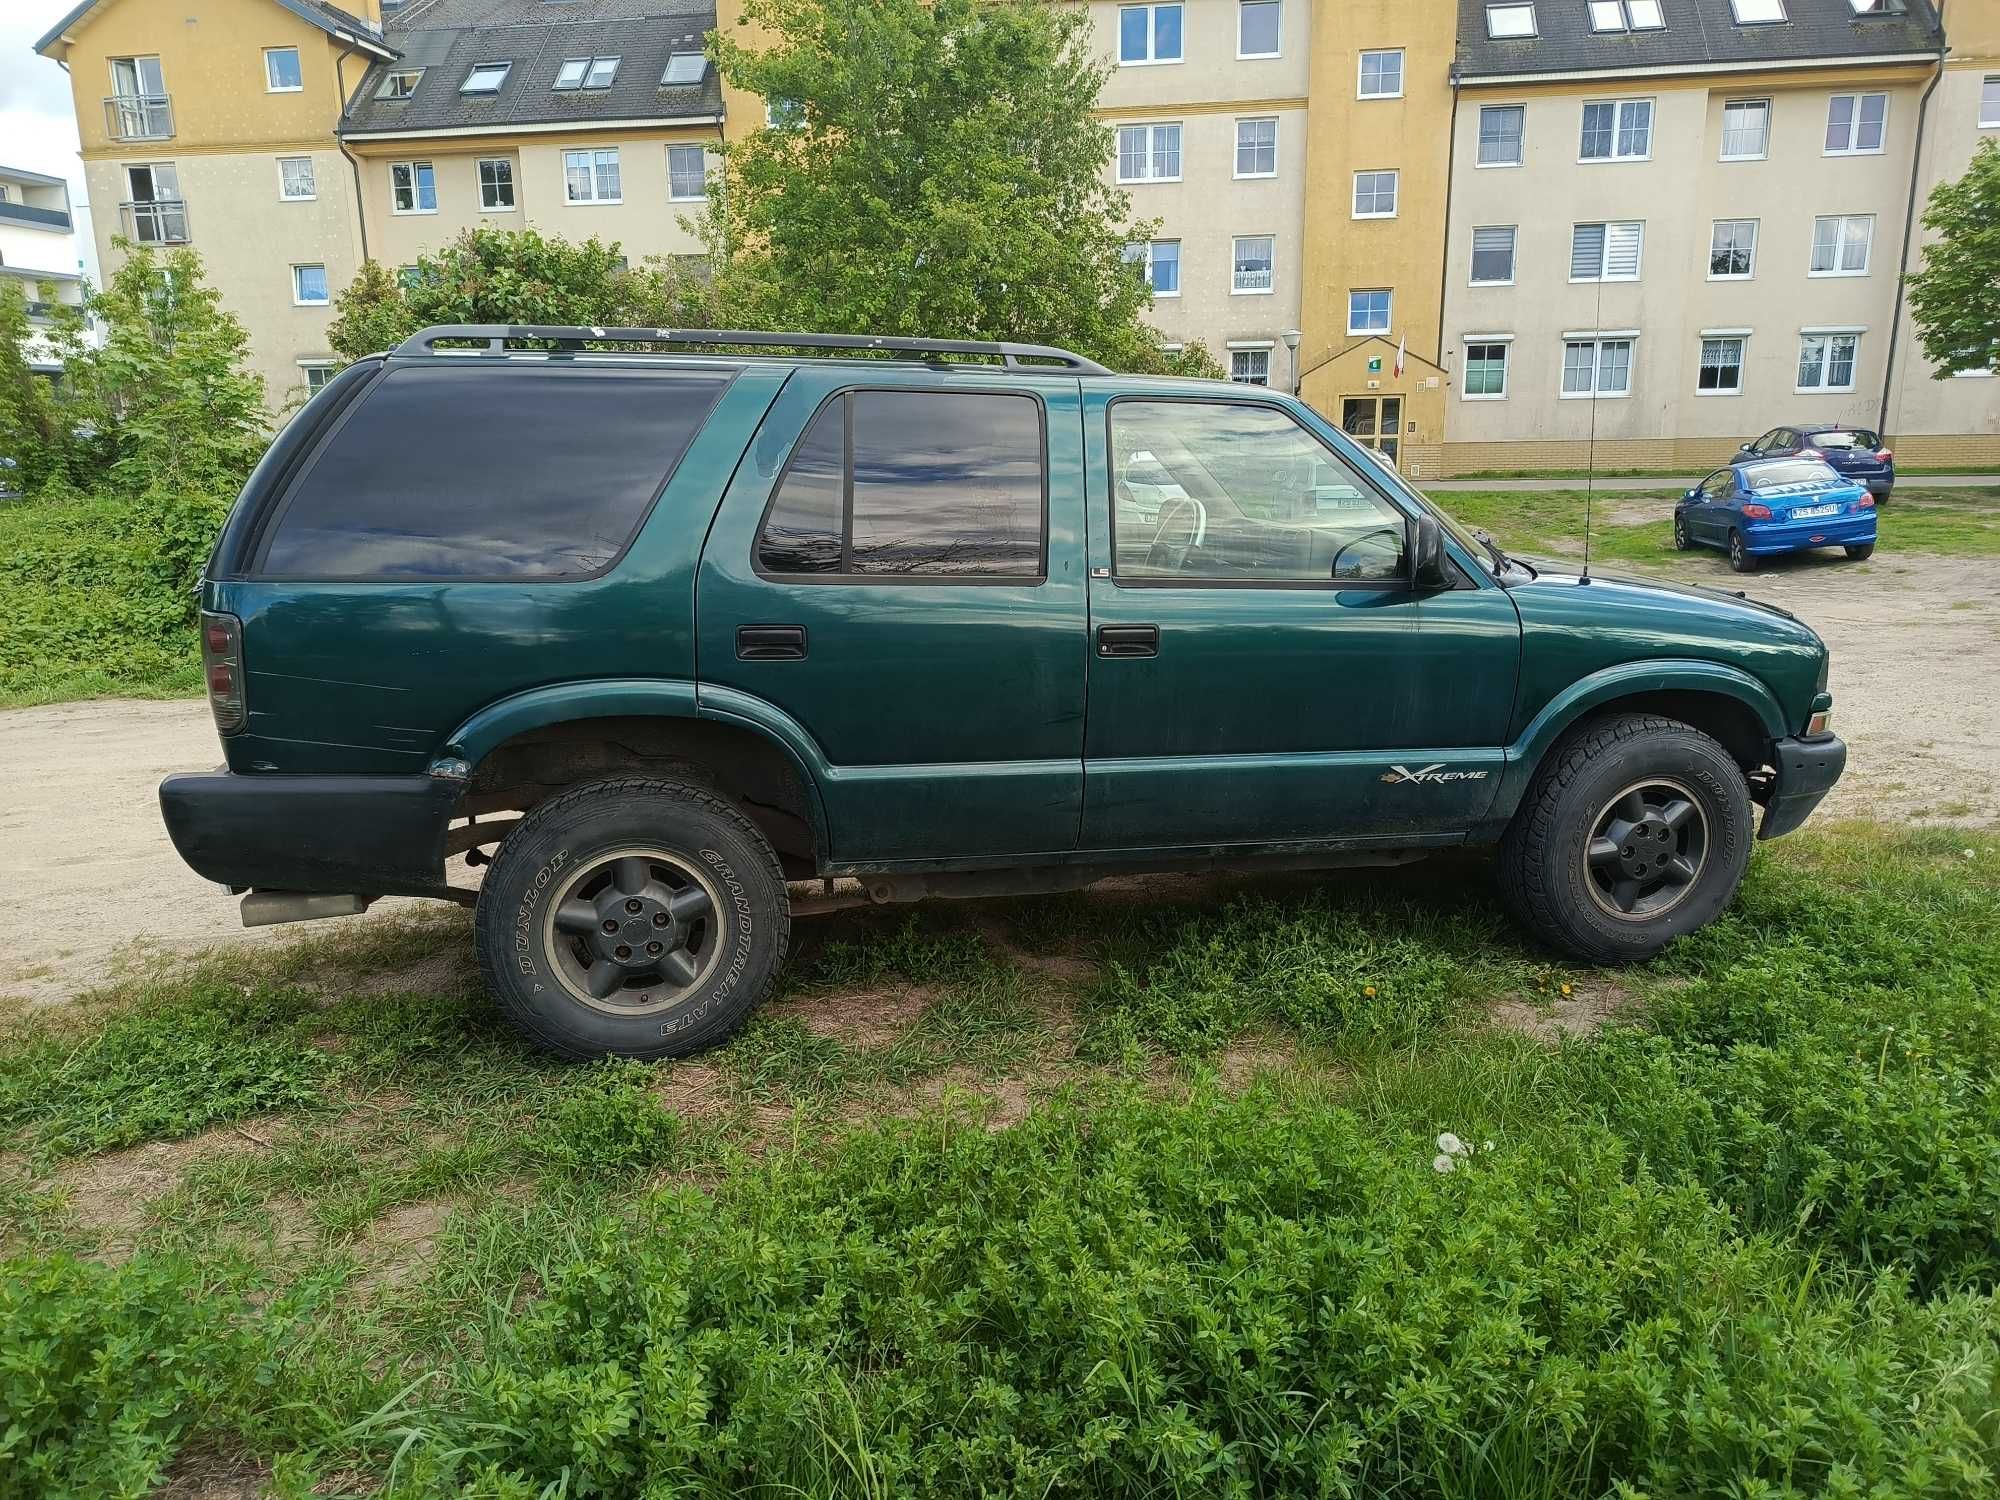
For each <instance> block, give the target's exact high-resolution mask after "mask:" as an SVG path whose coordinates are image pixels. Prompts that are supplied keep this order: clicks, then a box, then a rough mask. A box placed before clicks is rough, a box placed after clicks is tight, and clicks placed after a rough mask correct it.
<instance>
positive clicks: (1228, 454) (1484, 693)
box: [1081, 382, 1520, 851]
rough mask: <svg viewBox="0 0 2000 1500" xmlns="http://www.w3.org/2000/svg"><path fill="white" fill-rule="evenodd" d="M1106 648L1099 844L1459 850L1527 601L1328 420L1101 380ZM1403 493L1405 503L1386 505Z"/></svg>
mask: <svg viewBox="0 0 2000 1500" xmlns="http://www.w3.org/2000/svg"><path fill="white" fill-rule="evenodd" d="M1083 395H1084V439H1085V443H1086V445H1087V449H1088V453H1089V461H1090V470H1091V476H1092V479H1091V494H1090V512H1089V514H1090V626H1091V640H1092V653H1091V659H1090V690H1089V714H1088V725H1087V729H1086V732H1085V742H1084V808H1083V830H1082V839H1081V845H1082V847H1083V848H1085V849H1091V850H1106V851H1112V850H1119V849H1137V848H1149V849H1175V850H1187V849H1214V848H1234V849H1243V848H1246V847H1284V846H1292V847H1297V846H1300V845H1326V844H1338V843H1339V842H1341V841H1343V840H1348V839H1360V840H1371V841H1377V842H1380V841H1383V840H1389V839H1394V840H1398V841H1408V842H1410V843H1413V844H1421V843H1425V842H1441V841H1449V840H1453V839H1456V838H1458V837H1460V836H1462V835H1463V834H1464V832H1465V831H1466V830H1467V829H1468V828H1469V827H1471V825H1472V824H1473V823H1474V822H1476V821H1477V819H1478V818H1479V817H1480V816H1481V815H1482V814H1483V813H1484V812H1485V810H1486V808H1487V806H1488V805H1489V804H1490V803H1491V801H1492V797H1493V792H1494V788H1495V784H1496V783H1497V781H1498V779H1499V773H1500V769H1501V767H1502V765H1503V764H1504V759H1505V757H1504V752H1503V750H1502V748H1501V747H1502V745H1503V744H1504V742H1505V735H1506V728H1507V719H1508V715H1509V713H1510V712H1511V708H1512V701H1513V694H1514V689H1515V681H1516V675H1517V671H1518V667H1519V656H1520V622H1519V617H1518V615H1517V614H1516V612H1515V610H1514V607H1513V602H1512V601H1511V600H1510V599H1509V598H1508V596H1507V593H1506V591H1505V590H1504V589H1502V588H1500V587H1499V586H1498V585H1497V583H1495V582H1494V580H1493V579H1492V578H1491V576H1490V575H1489V574H1488V573H1487V571H1486V570H1485V569H1483V568H1482V567H1480V566H1479V565H1478V564H1477V563H1476V562H1474V561H1472V560H1471V559H1470V558H1468V557H1466V556H1464V555H1461V554H1459V553H1458V552H1457V549H1456V544H1453V547H1452V554H1451V558H1450V560H1449V562H1448V565H1447V567H1448V572H1449V574H1450V584H1449V585H1448V586H1446V587H1443V588H1438V589H1434V590H1429V591H1418V590H1416V589H1413V588H1412V587H1411V584H1410V581H1409V579H1408V576H1407V572H1406V569H1405V555H1406V547H1407V535H1408V529H1409V526H1410V522H1411V517H1412V515H1413V514H1414V513H1415V511H1416V510H1417V509H1418V507H1417V505H1416V503H1415V502H1414V500H1413V499H1412V498H1410V497H1408V496H1406V495H1404V494H1403V493H1402V492H1401V491H1399V490H1395V488H1394V485H1395V482H1394V481H1393V480H1392V479H1391V478H1390V477H1389V476H1388V475H1386V474H1383V473H1381V472H1380V471H1379V470H1377V469H1376V468H1375V466H1373V465H1371V464H1369V463H1368V461H1367V460H1366V459H1365V458H1362V457H1360V456H1359V455H1358V454H1357V453H1355V452H1353V451H1352V450H1351V448H1350V446H1349V445H1348V443H1347V441H1346V440H1345V439H1344V438H1341V437H1339V436H1337V435H1336V434H1335V433H1334V432H1333V430H1332V429H1331V428H1330V427H1328V426H1326V424H1324V423H1321V422H1318V421H1317V419H1316V418H1314V417H1312V416H1311V414H1310V413H1308V412H1306V411H1305V410H1304V409H1302V408H1298V407H1295V406H1293V405H1291V404H1289V403H1284V402H1280V401H1276V400H1271V399H1269V398H1264V397H1260V396H1256V395H1253V394H1251V393H1250V392H1249V390H1248V388H1245V392H1244V394H1242V395H1236V394H1233V393H1231V394H1223V393H1221V392H1216V393H1212V394H1211V393H1203V394H1200V395H1188V394H1185V393H1183V392H1179V391H1176V392H1172V393H1168V392H1165V391H1162V392H1159V393H1147V394H1141V393H1133V394H1122V395H1121V394H1117V393H1112V392H1103V391H1094V390H1092V389H1091V386H1090V382H1085V383H1084V392H1083ZM1392 493H1393V494H1394V495H1395V497H1396V498H1393V499H1392V498H1391V495H1392Z"/></svg>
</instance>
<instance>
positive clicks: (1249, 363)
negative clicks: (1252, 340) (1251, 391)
mask: <svg viewBox="0 0 2000 1500" xmlns="http://www.w3.org/2000/svg"><path fill="white" fill-rule="evenodd" d="M1229 378H1230V379H1231V380H1233V381H1235V382H1236V383H1237V384H1238V385H1269V384H1270V383H1271V351H1270V350H1269V349H1231V350H1230V351H1229Z"/></svg>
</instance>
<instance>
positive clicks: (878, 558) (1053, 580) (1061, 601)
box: [696, 364, 1085, 866]
mask: <svg viewBox="0 0 2000 1500" xmlns="http://www.w3.org/2000/svg"><path fill="white" fill-rule="evenodd" d="M1084 611H1085V604H1084V582H1083V479H1082V452H1081V433H1080V426H1079V419H1078V414H1077V382H1076V378H1075V377H1074V376H1071V377H1068V378H1066V379H1065V378H1061V377H1056V376H1042V375H1036V374H1028V373H1017V374H1004V373H1001V372H999V371H997V370H994V369H991V368H983V367H979V366H966V367H962V371H961V372H958V373H952V374H948V375H947V374H941V373H937V372H925V371H913V370H909V369H906V368H905V369H898V368H897V367H894V366H888V365H885V366H884V367H883V370H882V373H880V374H879V375H877V374H876V373H874V372H873V371H870V370H867V369H865V368H864V369H857V368H856V366H855V365H853V364H844V365H838V366H829V367H827V368H824V369H820V368H809V369H802V370H799V371H797V372H796V373H794V374H793V375H792V377H791V379H790V380H789V381H787V383H786V385H785V388H784V390H783V392H782V393H781V394H780V395H779V397H778V400H777V401H776V402H774V403H773V405H772V408H771V411H770V414H769V415H768V416H767V417H766V418H765V421H764V423H763V425H762V427H761V428H760V430H759V431H758V433H757V434H756V436H755V437H754V438H753V439H752V441H751V446H750V451H749V452H748V453H747V454H746V455H745V457H744V461H743V464H742V466H741V467H740V468H739V470H738V472H737V476H736V479H735V480H734V481H733V482H732V484H731V486H730V490H729V493H728V495H727V497H726V498H725V500H724V502H723V504H722V507H721V510H720V512H719V514H718V516H717V519H716V523H715V526H714V529H713V530H712V532H711V534H710V536H709V540H708V543H707V546H706V547H705V548H704V549H703V553H702V564H701V575H700V581H699V585H698V593H697V597H696V612H697V635H698V638H699V641H700V667H699V670H700V677H701V687H700V693H701V702H702V706H703V710H704V712H710V711H713V712H716V713H722V714H727V715H730V716H733V717H737V718H742V719H749V720H752V721H758V722H764V723H766V724H774V725H776V726H777V731H776V732H780V733H782V734H784V735H790V736H797V735H802V736H803V737H804V738H805V740H806V741H807V742H808V743H809V745H810V747H811V748H810V750H809V751H808V752H807V754H808V757H809V758H811V759H816V760H817V761H818V762H819V765H818V766H817V767H816V768H815V775H816V778H817V780H818V781H819V783H820V792H821V796H822V799H823V802H824V805H825V812H826V818H827V823H828V830H829V840H830V844H831V850H830V853H831V857H832V860H833V862H834V863H835V864H836V865H847V866H854V865H861V866H871V865H879V864H882V863H887V862H893V861H897V860H940V861H942V860H957V859H964V858H968V857H980V856H990V855H1031V854H1041V853H1050V852H1057V853H1060V852H1063V851H1067V850H1069V849H1071V848H1073V847H1074V846H1075V843H1076V830H1077V818H1078V812H1079V807H1080V802H1081V796H1082V781H1083V711H1084V652H1085V642H1084V626H1085V613H1084Z"/></svg>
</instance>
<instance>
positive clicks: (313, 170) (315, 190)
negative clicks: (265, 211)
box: [278, 156, 319, 203]
mask: <svg viewBox="0 0 2000 1500" xmlns="http://www.w3.org/2000/svg"><path fill="white" fill-rule="evenodd" d="M296 161H302V162H304V163H305V164H306V180H307V182H308V183H310V184H311V187H312V191H311V192H309V193H288V192H286V191H285V186H286V184H285V164H286V163H287V162H296ZM318 197H319V169H318V168H317V167H316V166H314V164H313V159H312V158H311V157H310V156H281V157H279V158H278V201H279V202H280V203H311V202H313V201H315V200H316V199H317V198H318Z"/></svg>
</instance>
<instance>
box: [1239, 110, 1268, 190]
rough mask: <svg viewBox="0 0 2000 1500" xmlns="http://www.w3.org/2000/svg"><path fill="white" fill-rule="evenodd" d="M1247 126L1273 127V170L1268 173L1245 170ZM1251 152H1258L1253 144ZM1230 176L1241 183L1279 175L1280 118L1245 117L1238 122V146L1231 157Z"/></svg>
mask: <svg viewBox="0 0 2000 1500" xmlns="http://www.w3.org/2000/svg"><path fill="white" fill-rule="evenodd" d="M1245 125H1269V126H1270V127H1271V170H1270V171H1268V172H1246V171H1244V170H1243V127H1244V126H1245ZM1250 149H1251V150H1253V151H1254V150H1256V149H1257V148H1256V146H1255V144H1254V143H1253V144H1252V146H1251V148H1250ZM1229 165H1230V176H1232V177H1234V178H1235V179H1236V180H1238V181H1239V182H1244V181H1254V180H1256V179H1259V178H1266V177H1276V176H1277V175H1278V117H1277V116H1276V115H1244V116H1243V117H1242V118H1241V119H1239V120H1238V121H1237V122H1236V145H1235V148H1234V150H1233V152H1232V153H1231V156H1230V161H1229Z"/></svg>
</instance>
